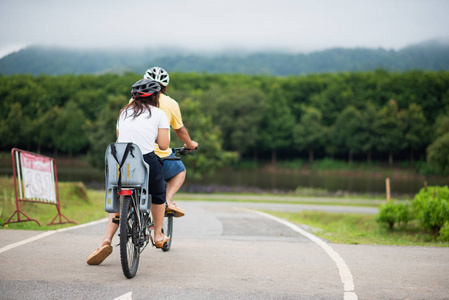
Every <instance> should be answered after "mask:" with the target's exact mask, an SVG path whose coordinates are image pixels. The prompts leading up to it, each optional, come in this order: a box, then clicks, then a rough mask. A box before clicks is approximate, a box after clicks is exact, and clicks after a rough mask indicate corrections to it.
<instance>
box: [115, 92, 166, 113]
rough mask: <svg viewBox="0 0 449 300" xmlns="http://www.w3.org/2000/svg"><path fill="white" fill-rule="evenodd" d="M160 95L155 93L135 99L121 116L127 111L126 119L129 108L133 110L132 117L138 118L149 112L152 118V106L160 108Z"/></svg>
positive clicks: (123, 109) (124, 108)
mask: <svg viewBox="0 0 449 300" xmlns="http://www.w3.org/2000/svg"><path fill="white" fill-rule="evenodd" d="M159 94H160V92H155V93H154V94H152V95H150V96H148V97H139V96H137V97H136V98H135V99H134V98H133V100H132V101H131V102H130V103H128V104H127V105H126V106H125V107H123V108H122V109H121V110H120V114H119V115H121V114H122V112H123V111H125V118H126V117H127V116H128V108H131V109H132V110H133V113H132V115H131V117H133V119H134V118H137V117H138V116H140V115H141V114H142V113H144V112H145V111H148V112H149V114H150V116H149V118H151V108H150V106H154V107H159Z"/></svg>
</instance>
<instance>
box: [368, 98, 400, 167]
mask: <svg viewBox="0 0 449 300" xmlns="http://www.w3.org/2000/svg"><path fill="white" fill-rule="evenodd" d="M375 127H376V130H377V133H378V135H379V143H378V145H377V148H378V149H379V150H380V151H383V152H388V163H389V164H390V165H392V164H393V154H394V153H397V152H398V151H400V150H402V149H404V148H405V146H406V141H405V137H404V123H403V121H402V118H401V113H400V112H399V109H398V104H397V102H396V101H395V100H390V101H389V102H388V103H387V104H386V105H385V106H384V107H383V108H382V109H381V110H380V111H378V113H377V120H376V124H375Z"/></svg>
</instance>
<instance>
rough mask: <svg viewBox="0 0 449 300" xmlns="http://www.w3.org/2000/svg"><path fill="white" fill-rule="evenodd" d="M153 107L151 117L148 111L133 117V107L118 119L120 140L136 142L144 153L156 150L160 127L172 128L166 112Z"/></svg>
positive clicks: (120, 141) (122, 141)
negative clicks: (155, 144) (155, 145)
mask: <svg viewBox="0 0 449 300" xmlns="http://www.w3.org/2000/svg"><path fill="white" fill-rule="evenodd" d="M150 108H151V117H150V114H149V112H148V111H145V112H143V113H142V114H140V115H139V116H138V117H136V118H133V117H132V114H133V109H132V108H128V110H127V115H126V117H125V111H123V112H122V113H121V114H120V116H119V118H118V120H117V129H118V131H119V134H118V142H119V143H129V142H132V143H135V144H136V145H137V146H139V148H140V150H141V151H142V153H143V154H147V153H150V152H153V151H154V150H155V147H154V143H155V142H156V139H157V135H158V129H159V128H167V129H169V128H170V124H169V123H168V120H167V116H166V115H165V113H164V112H163V111H162V110H161V109H159V108H157V107H154V106H150Z"/></svg>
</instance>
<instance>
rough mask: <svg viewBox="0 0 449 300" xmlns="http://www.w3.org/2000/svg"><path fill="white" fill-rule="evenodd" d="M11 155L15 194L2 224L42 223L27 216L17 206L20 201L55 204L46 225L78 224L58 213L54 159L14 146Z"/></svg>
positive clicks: (57, 191)
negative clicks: (13, 202) (11, 211)
mask: <svg viewBox="0 0 449 300" xmlns="http://www.w3.org/2000/svg"><path fill="white" fill-rule="evenodd" d="M11 156H12V166H13V173H14V188H15V194H16V211H15V212H14V213H13V214H12V215H11V217H9V219H8V221H6V222H5V223H4V224H3V225H5V224H8V223H18V222H26V221H35V222H36V223H37V224H38V225H39V226H40V225H41V224H40V223H39V221H37V220H36V219H32V218H30V217H29V216H27V215H26V214H25V213H24V212H23V211H22V210H21V209H20V203H21V202H38V203H46V204H53V205H55V206H56V208H57V210H58V214H57V215H56V216H55V217H54V218H53V219H52V220H51V222H50V223H49V224H48V225H55V224H66V223H74V224H77V223H76V222H75V221H71V220H69V219H68V218H67V217H66V216H64V215H63V214H62V213H61V204H60V202H59V190H58V176H57V172H56V162H55V160H54V159H52V158H50V157H46V156H43V155H39V154H35V153H32V152H28V151H24V150H20V149H17V148H13V149H12V150H11ZM15 215H17V220H13V217H14V216H15ZM21 215H23V216H24V217H25V219H24V218H21ZM62 218H64V219H65V221H63V219H62ZM56 219H58V221H56V222H55V220H56Z"/></svg>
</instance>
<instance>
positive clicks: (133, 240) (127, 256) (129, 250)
mask: <svg viewBox="0 0 449 300" xmlns="http://www.w3.org/2000/svg"><path fill="white" fill-rule="evenodd" d="M136 213H137V212H136V209H135V208H134V205H133V202H132V200H131V197H130V196H125V198H124V199H123V204H122V209H121V212H120V260H121V263H122V270H123V274H124V275H125V277H126V278H133V277H134V276H136V273H137V268H138V266H139V254H140V253H139V250H140V247H139V229H138V224H137V222H138V218H137V215H136Z"/></svg>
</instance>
